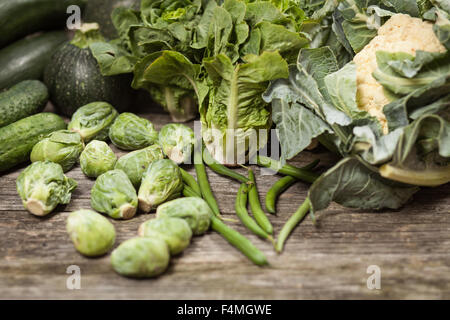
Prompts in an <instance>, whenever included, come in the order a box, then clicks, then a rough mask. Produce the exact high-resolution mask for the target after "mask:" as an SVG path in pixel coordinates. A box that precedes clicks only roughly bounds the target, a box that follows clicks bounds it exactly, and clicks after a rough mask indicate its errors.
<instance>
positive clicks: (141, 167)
mask: <svg viewBox="0 0 450 320" xmlns="http://www.w3.org/2000/svg"><path fill="white" fill-rule="evenodd" d="M159 159H164V153H163V152H162V150H161V147H160V146H158V145H156V144H155V145H153V146H150V147H147V148H144V149H141V150H136V151H133V152H130V153H128V154H126V155H124V156H123V157H120V158H119V160H118V161H117V163H116V166H115V168H116V169H121V170H123V171H124V172H125V173H126V174H127V176H128V178H130V181H131V183H132V184H133V185H134V186H135V187H136V188H139V185H140V184H141V180H142V176H143V175H144V172H145V170H146V169H147V168H148V166H149V165H150V163H152V162H153V161H155V160H159Z"/></svg>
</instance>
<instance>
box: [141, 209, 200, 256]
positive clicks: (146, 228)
mask: <svg viewBox="0 0 450 320" xmlns="http://www.w3.org/2000/svg"><path fill="white" fill-rule="evenodd" d="M138 233H139V235H140V236H141V237H154V238H160V239H163V240H164V241H165V242H166V243H167V245H168V246H169V250H170V254H172V255H175V254H178V253H180V252H181V251H183V250H184V249H186V248H187V246H188V245H189V243H190V242H191V237H192V231H191V228H190V227H189V224H188V223H187V222H186V221H184V220H183V219H178V218H170V217H169V218H163V219H152V220H148V221H146V222H144V223H143V224H141V225H140V227H139V231H138Z"/></svg>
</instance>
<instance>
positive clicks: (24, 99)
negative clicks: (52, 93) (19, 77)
mask: <svg viewBox="0 0 450 320" xmlns="http://www.w3.org/2000/svg"><path fill="white" fill-rule="evenodd" d="M47 102H48V90H47V87H46V86H45V84H43V83H42V82H40V81H38V80H25V81H22V82H20V83H18V84H16V85H15V86H13V87H12V88H11V89H9V90H8V91H5V92H2V93H0V127H4V126H7V125H8V124H10V123H13V122H16V121H18V120H20V119H23V118H26V117H29V116H31V115H33V114H36V113H39V112H42V110H44V108H45V105H46V104H47Z"/></svg>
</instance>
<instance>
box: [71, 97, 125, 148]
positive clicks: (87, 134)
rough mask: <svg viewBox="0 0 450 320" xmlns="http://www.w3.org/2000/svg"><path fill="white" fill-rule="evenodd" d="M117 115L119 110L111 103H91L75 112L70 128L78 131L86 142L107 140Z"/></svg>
mask: <svg viewBox="0 0 450 320" xmlns="http://www.w3.org/2000/svg"><path fill="white" fill-rule="evenodd" d="M117 116H118V112H117V111H116V109H114V107H113V106H112V105H110V104H109V103H106V102H93V103H89V104H87V105H85V106H83V107H81V108H79V109H78V110H77V111H76V112H75V113H74V114H73V116H72V120H71V121H70V123H69V127H68V129H69V130H72V131H75V132H78V133H79V134H80V135H81V138H82V139H83V141H84V142H85V143H88V142H89V141H91V140H94V139H95V140H101V141H105V140H106V139H107V138H108V132H109V127H110V126H111V125H112V124H113V122H114V120H115V119H116V118H117Z"/></svg>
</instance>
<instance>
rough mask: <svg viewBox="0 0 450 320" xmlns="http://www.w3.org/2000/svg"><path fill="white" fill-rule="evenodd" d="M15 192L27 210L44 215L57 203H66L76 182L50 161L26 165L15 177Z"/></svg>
mask: <svg viewBox="0 0 450 320" xmlns="http://www.w3.org/2000/svg"><path fill="white" fill-rule="evenodd" d="M16 186H17V192H18V193H19V195H20V197H21V198H22V203H23V205H24V207H25V209H27V210H28V211H29V212H31V213H32V214H34V215H37V216H45V215H47V214H49V213H50V212H52V211H53V209H55V208H56V206H57V205H58V204H68V203H69V202H70V198H71V192H72V191H73V190H74V189H75V188H76V187H77V182H76V181H75V180H73V179H70V178H67V177H66V176H65V175H64V173H63V169H62V167H61V166H60V165H59V164H57V163H54V162H50V161H44V162H42V161H38V162H34V163H32V164H31V165H30V166H28V167H27V168H26V169H25V170H24V171H23V172H22V173H21V174H20V175H19V177H18V178H17V181H16Z"/></svg>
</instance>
